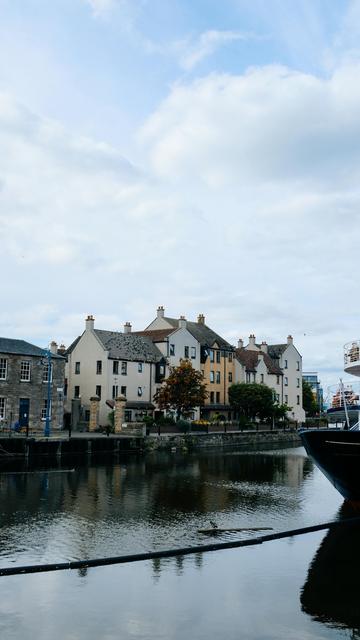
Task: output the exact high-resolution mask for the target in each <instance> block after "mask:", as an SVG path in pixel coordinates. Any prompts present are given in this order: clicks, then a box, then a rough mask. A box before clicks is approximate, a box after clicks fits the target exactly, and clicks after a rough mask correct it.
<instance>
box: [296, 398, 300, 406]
mask: <svg viewBox="0 0 360 640" xmlns="http://www.w3.org/2000/svg"><path fill="white" fill-rule="evenodd" d="M296 404H300V396H296Z"/></svg>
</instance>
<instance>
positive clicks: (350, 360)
mask: <svg viewBox="0 0 360 640" xmlns="http://www.w3.org/2000/svg"><path fill="white" fill-rule="evenodd" d="M344 371H346V373H351V374H352V375H353V376H360V340H353V342H348V343H347V344H345V345H344Z"/></svg>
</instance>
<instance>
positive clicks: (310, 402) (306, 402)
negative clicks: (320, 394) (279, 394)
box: [302, 380, 319, 416]
mask: <svg viewBox="0 0 360 640" xmlns="http://www.w3.org/2000/svg"><path fill="white" fill-rule="evenodd" d="M302 399H303V408H304V411H305V413H306V415H307V416H315V415H316V414H317V413H318V410H319V408H318V404H317V402H316V400H315V398H314V394H313V390H312V388H311V384H310V383H309V382H307V380H303V381H302Z"/></svg>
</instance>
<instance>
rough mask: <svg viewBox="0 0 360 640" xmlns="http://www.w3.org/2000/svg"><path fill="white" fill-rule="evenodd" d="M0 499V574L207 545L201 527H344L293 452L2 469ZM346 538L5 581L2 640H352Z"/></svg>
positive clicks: (305, 539) (351, 577)
mask: <svg viewBox="0 0 360 640" xmlns="http://www.w3.org/2000/svg"><path fill="white" fill-rule="evenodd" d="M0 498H1V522H0V565H1V566H3V567H4V566H15V565H25V564H32V563H33V564H38V563H48V562H55V561H65V560H73V559H85V558H97V557H106V556H113V555H120V554H127V553H137V552H143V551H151V550H154V549H156V550H159V549H169V548H174V547H184V546H190V545H198V544H204V543H206V542H209V541H211V540H213V538H209V537H205V536H204V535H203V534H201V533H199V532H198V530H199V529H204V528H209V527H210V521H212V522H215V523H216V524H217V525H218V527H220V528H222V527H223V528H241V527H243V528H251V527H254V528H259V527H271V528H272V529H273V530H274V531H283V530H287V529H293V528H296V527H302V526H307V525H312V524H318V523H320V522H326V521H329V520H333V519H337V518H339V517H343V516H344V515H352V514H351V513H350V514H349V513H345V514H344V507H343V506H342V505H343V501H342V498H341V496H340V495H339V494H338V493H337V492H336V491H335V489H334V488H333V487H332V486H331V485H330V483H329V482H328V481H327V480H326V479H325V478H324V477H323V476H322V474H321V473H320V472H319V471H318V470H317V469H316V468H315V467H314V466H313V465H312V463H311V462H310V461H309V460H308V458H307V457H306V454H305V451H304V449H303V448H292V449H279V450H274V449H271V450H270V449H269V450H265V451H258V452H239V451H221V452H210V453H209V452H207V453H205V452H203V453H200V454H185V453H184V454H183V453H171V454H170V453H169V454H165V453H164V454H156V455H155V454H154V455H149V456H147V457H146V458H139V459H136V458H134V457H130V458H128V459H126V458H124V459H121V460H119V461H118V463H116V464H112V465H106V464H105V463H100V462H99V463H98V464H96V465H95V464H94V465H91V466H82V467H77V468H76V469H75V468H74V466H73V464H70V465H69V464H68V465H65V463H63V464H62V467H57V468H50V469H46V470H44V469H39V468H36V467H33V468H28V469H24V468H16V469H10V468H9V469H5V470H4V471H3V473H1V475H0ZM254 535H259V533H258V532H256V533H254V532H251V531H244V532H241V533H228V534H226V533H224V534H220V535H218V536H217V537H216V540H217V541H222V540H224V541H226V540H231V539H232V538H236V539H238V538H241V537H243V538H246V537H249V536H250V537H251V536H254ZM357 540H358V532H357V531H354V530H347V529H345V528H344V529H341V530H340V531H339V532H335V531H332V532H330V533H329V532H317V533H312V534H307V535H303V536H300V537H296V538H286V539H283V540H279V541H273V542H268V543H265V544H263V545H260V546H254V547H245V548H240V549H233V550H225V551H217V552H212V553H203V554H196V555H193V556H185V557H181V556H180V557H178V558H172V559H171V558H169V559H164V560H154V561H146V562H140V563H136V564H128V565H113V566H107V567H99V568H94V569H87V570H86V569H84V570H79V571H62V572H53V573H45V574H31V575H24V576H21V575H19V576H12V577H2V578H0V637H1V638H4V639H6V640H8V639H14V640H15V639H16V640H18V639H19V640H20V638H21V639H24V640H30V639H33V638H37V639H39V640H43V639H44V640H45V638H46V639H48V638H52V639H53V640H60V639H62V640H64V639H66V640H67V639H68V640H85V639H86V640H95V639H100V638H104V639H106V640H113V639H114V640H115V638H116V639H118V638H122V639H127V638H129V639H138V638H139V639H140V638H141V639H148V640H155V639H157V638H164V639H165V638H172V639H176V640H182V639H184V638H188V637H191V638H200V639H202V638H207V639H209V638H210V639H211V638H214V639H215V638H225V639H229V640H233V639H234V640H235V638H237V639H238V638H240V637H243V638H249V639H251V640H265V639H275V638H277V639H279V638H287V639H299V640H300V639H306V640H309V639H315V638H316V639H318V638H319V639H320V638H350V637H351V638H354V637H360V632H359V631H358V630H359V629H360V607H358V601H359V597H358V595H359V594H358V587H357V576H358V575H359V571H358V569H359V566H358V565H359V550H358V546H357V545H356V541H357ZM358 611H359V613H357V612H358Z"/></svg>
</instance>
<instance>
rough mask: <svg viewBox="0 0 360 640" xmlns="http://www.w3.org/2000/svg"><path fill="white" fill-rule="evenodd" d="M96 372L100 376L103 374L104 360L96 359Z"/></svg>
mask: <svg viewBox="0 0 360 640" xmlns="http://www.w3.org/2000/svg"><path fill="white" fill-rule="evenodd" d="M96 373H97V375H99V376H100V375H101V374H102V360H97V361H96Z"/></svg>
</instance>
